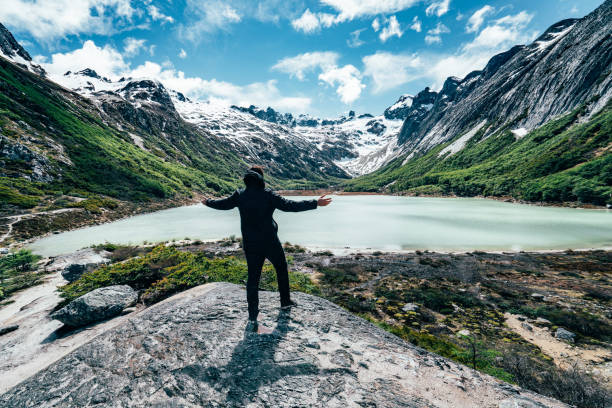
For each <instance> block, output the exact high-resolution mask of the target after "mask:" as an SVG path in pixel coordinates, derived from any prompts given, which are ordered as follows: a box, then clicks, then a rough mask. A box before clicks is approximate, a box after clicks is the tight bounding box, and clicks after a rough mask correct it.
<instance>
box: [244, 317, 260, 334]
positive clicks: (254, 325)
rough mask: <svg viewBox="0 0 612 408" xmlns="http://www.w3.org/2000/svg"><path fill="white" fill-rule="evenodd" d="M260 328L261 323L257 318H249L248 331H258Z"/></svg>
mask: <svg viewBox="0 0 612 408" xmlns="http://www.w3.org/2000/svg"><path fill="white" fill-rule="evenodd" d="M258 329H259V324H258V323H257V320H249V321H248V322H247V325H246V331H247V332H253V333H257V330H258Z"/></svg>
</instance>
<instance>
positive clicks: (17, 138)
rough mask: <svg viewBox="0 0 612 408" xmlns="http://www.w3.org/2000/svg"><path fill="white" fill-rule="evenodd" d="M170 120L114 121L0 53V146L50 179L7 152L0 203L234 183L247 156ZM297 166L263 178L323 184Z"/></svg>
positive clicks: (26, 204) (151, 194)
mask: <svg viewBox="0 0 612 408" xmlns="http://www.w3.org/2000/svg"><path fill="white" fill-rule="evenodd" d="M153 114H155V112H153ZM170 119H171V120H174V122H173V127H172V130H171V133H170V134H168V133H169V132H165V133H164V134H161V132H149V133H143V129H141V128H138V127H137V126H133V125H132V124H131V123H128V122H120V123H119V125H117V124H116V123H113V122H112V121H110V120H108V118H104V117H102V115H101V114H100V111H99V110H98V109H97V107H96V106H94V105H93V103H92V102H90V101H89V100H87V99H85V98H82V97H80V96H79V95H76V94H75V93H73V92H70V91H67V90H66V89H64V88H62V87H60V86H58V85H56V84H54V83H52V82H50V81H47V80H45V79H43V78H41V77H39V76H37V75H34V74H31V73H29V72H27V71H25V70H22V69H20V68H18V67H16V66H14V65H13V64H11V63H10V62H8V61H6V60H5V59H3V58H0V134H1V135H2V140H1V141H0V146H1V147H2V148H5V147H6V146H8V148H9V150H10V149H13V150H19V149H21V152H23V151H24V150H23V149H24V148H25V149H26V150H25V151H26V155H27V154H30V155H32V154H33V155H35V156H36V157H38V158H39V159H40V160H39V161H41V162H44V163H45V166H44V167H45V173H46V174H47V173H48V174H47V175H48V176H49V178H52V180H42V181H41V180H39V181H30V180H28V178H31V179H32V180H36V177H30V176H32V175H33V169H32V160H24V159H23V157H21V156H19V155H18V154H17V155H13V156H15V157H13V158H11V157H10V155H8V157H7V158H5V159H3V166H2V171H1V172H0V173H1V176H0V203H2V205H3V207H4V209H5V210H6V207H7V206H8V207H10V206H16V207H21V208H31V207H35V206H37V205H39V204H42V203H44V202H45V200H46V199H48V198H49V197H57V196H62V195H71V196H84V197H93V196H97V195H105V196H109V197H113V198H116V199H119V200H126V201H148V200H151V199H167V198H176V197H189V196H191V194H192V193H193V192H215V193H220V194H225V193H228V192H229V191H231V190H233V189H234V188H236V186H238V185H240V184H241V182H240V175H241V174H242V172H243V171H244V169H245V168H246V167H247V163H245V162H244V161H243V160H242V159H241V158H240V157H238V156H237V155H236V154H234V153H233V152H231V151H230V150H229V148H227V147H226V146H225V145H224V144H223V143H222V142H220V141H219V140H218V139H216V138H214V137H212V136H211V135H208V134H207V133H206V132H205V131H202V130H199V129H197V128H195V127H194V126H191V125H190V124H187V123H185V122H183V121H182V120H180V119H179V118H173V117H170ZM130 134H132V135H133V134H140V135H141V136H142V138H143V139H145V147H147V149H146V150H145V149H142V148H140V147H138V146H136V145H135V143H134V142H133V140H132V136H131V135H130ZM28 152H29V153H28ZM30 159H31V157H30ZM294 173H295V172H294ZM305 173H307V172H305V171H302V173H299V172H298V173H297V174H298V176H299V178H298V179H281V178H274V177H270V178H269V183H270V184H271V185H272V186H276V187H286V188H291V187H297V186H305V185H306V186H309V185H312V186H321V185H325V184H326V183H327V181H326V180H324V179H323V178H322V177H321V176H320V175H310V174H305Z"/></svg>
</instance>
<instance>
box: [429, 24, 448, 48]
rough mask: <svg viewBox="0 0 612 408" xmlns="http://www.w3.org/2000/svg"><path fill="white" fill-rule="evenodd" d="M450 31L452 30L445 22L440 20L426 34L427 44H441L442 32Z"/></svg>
mask: <svg viewBox="0 0 612 408" xmlns="http://www.w3.org/2000/svg"><path fill="white" fill-rule="evenodd" d="M446 33H450V30H449V28H448V27H447V26H445V25H444V24H442V23H440V22H438V24H437V25H436V27H435V28H432V29H431V30H428V31H427V35H426V36H425V42H426V43H427V44H441V43H442V37H441V36H440V34H446Z"/></svg>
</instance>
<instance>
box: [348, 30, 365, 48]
mask: <svg viewBox="0 0 612 408" xmlns="http://www.w3.org/2000/svg"><path fill="white" fill-rule="evenodd" d="M363 30H365V28H362V29H360V30H355V31H353V32H351V38H350V39H348V40H346V44H347V45H348V46H349V47H351V48H357V47H360V46H362V45H363V44H365V41H363V40H362V39H361V38H359V35H360V34H361V32H362V31H363Z"/></svg>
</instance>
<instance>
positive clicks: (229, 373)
mask: <svg viewBox="0 0 612 408" xmlns="http://www.w3.org/2000/svg"><path fill="white" fill-rule="evenodd" d="M292 297H294V298H295V300H296V301H297V303H298V304H299V306H298V307H296V308H292V309H291V310H290V311H280V310H279V303H278V294H277V293H274V292H265V291H262V292H260V319H259V323H260V324H259V326H260V328H266V329H267V330H266V331H265V332H264V333H263V334H261V333H257V332H253V331H249V330H248V326H247V305H246V301H245V295H244V287H241V286H238V285H233V284H228V283H211V284H207V285H202V286H198V287H196V288H192V289H190V290H188V291H185V292H182V293H179V294H177V295H175V296H173V297H170V298H168V299H166V300H164V301H162V302H160V303H157V304H155V305H153V306H151V307H149V308H148V309H145V310H143V311H142V312H140V313H137V314H133V315H130V316H129V317H126V318H125V321H124V322H122V323H120V324H118V325H116V326H114V327H113V328H112V329H110V330H108V331H106V332H104V333H101V334H99V335H98V336H95V337H93V338H92V339H91V340H90V341H89V342H88V343H86V344H84V345H82V346H81V347H79V348H77V349H76V350H74V351H72V352H71V353H69V354H67V355H65V356H63V357H61V358H59V359H58V360H57V361H55V362H54V363H52V364H50V365H49V366H48V367H46V368H45V369H43V370H42V371H40V372H38V373H37V374H35V375H33V376H31V377H29V378H27V379H26V380H24V381H23V382H21V383H20V384H18V385H16V386H15V387H13V388H12V389H10V390H8V391H7V392H5V393H3V394H1V395H0V406H3V407H4V406H10V407H37V408H46V407H64V406H74V407H91V406H104V407H110V406H113V407H124V406H125V407H128V406H129V407H218V408H220V407H228V408H231V407H253V408H254V407H298V406H299V407H304V408H306V407H379V408H392V407H393V408H395V407H415V408H425V407H427V408H429V407H498V406H500V404H502V403H504V404H506V405H502V406H504V407H505V406H510V405H507V403H508V402H509V401H513V400H514V399H518V398H520V399H521V400H522V401H521V403H523V402H524V405H516V406H536V407H554V408H561V407H566V405H564V404H562V403H560V402H558V401H555V400H553V399H550V398H547V397H543V396H541V395H538V394H535V393H533V392H530V391H527V390H523V389H520V388H518V387H514V386H509V385H507V384H505V383H503V382H501V381H500V380H497V379H495V378H493V377H491V376H489V375H486V374H483V373H479V372H476V371H474V370H472V369H470V368H468V367H466V366H462V365H460V364H458V363H456V362H453V361H450V360H447V359H445V358H443V357H440V356H437V355H435V354H433V353H430V352H427V351H425V350H423V349H421V348H418V347H416V346H414V345H412V344H410V343H406V342H405V341H403V340H401V339H400V338H398V337H396V336H394V335H392V334H390V333H388V332H386V331H384V330H382V329H381V328H379V327H376V326H375V325H373V324H371V323H370V322H368V321H366V320H364V319H361V318H360V317H357V316H355V315H352V314H350V313H349V312H347V311H345V310H343V309H342V308H340V307H338V306H336V305H334V304H332V303H330V302H328V301H326V300H324V299H321V298H318V297H315V296H310V295H306V294H302V293H293V294H292ZM305 343H306V344H308V345H309V346H306V344H305ZM317 345H318V346H317ZM519 392H520V394H519ZM96 404H99V405H96ZM525 404H532V405H525Z"/></svg>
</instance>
